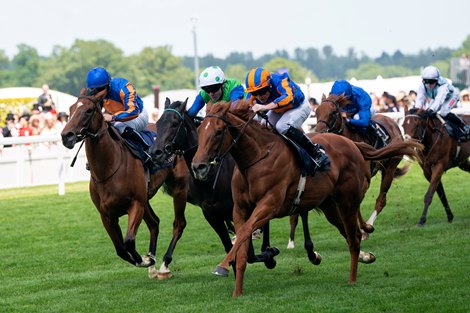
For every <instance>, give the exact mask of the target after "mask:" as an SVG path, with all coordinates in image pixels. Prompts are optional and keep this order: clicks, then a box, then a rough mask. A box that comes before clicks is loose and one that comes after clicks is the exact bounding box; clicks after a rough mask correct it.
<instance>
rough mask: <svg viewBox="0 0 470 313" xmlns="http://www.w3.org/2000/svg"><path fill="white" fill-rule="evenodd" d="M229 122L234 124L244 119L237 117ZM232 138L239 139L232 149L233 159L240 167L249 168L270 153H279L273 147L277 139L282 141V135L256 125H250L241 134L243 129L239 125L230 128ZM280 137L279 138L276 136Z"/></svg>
mask: <svg viewBox="0 0 470 313" xmlns="http://www.w3.org/2000/svg"><path fill="white" fill-rule="evenodd" d="M229 122H230V123H232V124H234V125H240V124H243V123H244V121H243V120H241V119H239V118H238V117H236V120H235V119H234V120H232V121H231V120H230V119H229ZM251 123H254V122H253V121H252V122H251ZM229 131H230V135H231V136H232V139H233V140H235V139H237V138H238V139H237V142H236V144H235V145H234V146H233V147H232V149H231V150H230V153H231V154H232V157H233V159H234V160H235V162H236V163H237V165H238V167H239V168H240V169H245V168H248V167H250V166H252V165H254V164H256V163H257V162H259V161H261V160H262V159H264V158H267V157H268V156H269V155H270V154H273V153H277V151H275V150H273V149H272V147H273V145H274V143H275V142H276V141H280V140H281V138H280V136H276V135H275V134H273V133H269V132H267V131H265V130H261V129H259V128H258V127H256V126H254V125H251V124H250V125H248V126H247V127H245V129H244V130H243V134H241V136H240V131H241V129H240V128H239V127H237V128H235V127H233V128H230V130H229ZM276 137H278V138H276Z"/></svg>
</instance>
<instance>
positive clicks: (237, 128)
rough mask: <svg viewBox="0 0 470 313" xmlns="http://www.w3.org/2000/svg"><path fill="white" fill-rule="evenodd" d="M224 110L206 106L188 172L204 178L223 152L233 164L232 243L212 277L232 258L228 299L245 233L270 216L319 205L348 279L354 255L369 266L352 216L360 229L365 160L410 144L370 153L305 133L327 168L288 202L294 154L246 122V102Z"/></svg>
mask: <svg viewBox="0 0 470 313" xmlns="http://www.w3.org/2000/svg"><path fill="white" fill-rule="evenodd" d="M229 108H230V103H219V105H217V106H213V107H212V108H211V109H210V110H209V111H208V114H207V115H206V118H205V119H204V121H203V122H202V124H201V126H200V127H199V128H198V133H199V141H198V143H199V147H198V150H197V152H196V154H195V156H194V158H193V162H192V170H193V172H194V174H195V176H196V178H199V179H205V177H206V175H207V174H208V173H209V172H210V170H211V166H212V165H213V164H214V163H217V160H219V159H220V157H221V156H223V155H225V154H227V153H230V154H231V155H232V156H233V158H234V159H235V163H236V165H237V166H236V167H235V171H234V175H233V178H232V194H233V200H234V211H233V218H234V223H235V230H236V233H237V241H236V243H235V245H234V246H233V248H232V249H231V250H230V252H229V253H228V254H227V256H226V257H225V258H224V260H223V261H222V263H220V264H219V265H218V266H217V268H216V270H215V271H214V274H216V275H221V276H228V268H229V265H230V264H231V263H234V262H235V260H236V262H235V267H236V275H235V277H236V283H235V290H234V292H233V296H234V297H236V296H239V295H241V294H242V287H243V278H244V272H245V269H246V265H247V250H248V244H249V239H250V238H251V233H252V231H253V230H254V229H256V228H258V227H260V226H262V225H264V224H266V223H267V222H268V221H269V220H271V219H273V218H280V217H284V216H287V215H290V214H293V213H304V212H306V211H308V210H311V209H313V208H319V209H320V210H321V211H323V212H324V214H325V216H326V218H327V219H328V221H329V222H330V223H331V224H333V225H334V226H336V227H337V228H338V230H339V232H340V233H341V235H342V236H343V237H344V238H345V239H346V241H347V244H348V247H349V252H350V273H349V282H350V283H354V282H355V281H356V277H357V267H358V260H359V258H360V259H361V260H362V261H364V262H369V263H370V262H373V261H374V260H375V257H374V256H373V255H372V254H370V253H364V252H361V253H360V244H361V232H360V230H359V226H358V220H359V221H362V222H361V227H362V228H365V225H364V222H363V220H362V217H361V216H360V211H359V206H360V204H361V201H362V199H363V198H364V194H365V192H366V190H367V189H368V187H369V182H370V170H368V169H367V167H368V163H367V162H366V161H365V160H364V158H369V159H374V160H378V159H382V158H389V157H391V156H392V155H401V154H404V153H406V154H408V153H409V154H413V153H414V148H412V147H414V146H410V145H407V144H406V143H403V142H396V143H393V144H390V145H389V146H387V147H386V148H384V149H381V150H375V149H374V148H372V147H371V146H369V145H367V144H364V143H356V144H355V143H353V142H352V141H351V140H349V139H347V138H345V137H342V136H338V135H335V134H313V133H311V134H309V136H310V138H312V139H313V140H314V141H315V142H317V143H319V144H321V145H322V146H323V147H324V148H325V150H326V152H327V154H328V156H329V158H330V162H331V165H330V169H329V171H328V172H318V173H317V174H316V175H315V176H314V177H310V176H309V177H307V179H306V182H305V190H304V192H303V196H302V199H301V202H300V203H299V204H298V205H297V206H294V202H295V201H296V194H297V189H298V188H299V189H303V188H301V184H302V182H303V180H302V179H301V170H300V167H299V166H298V165H297V157H298V156H297V154H296V153H294V150H293V149H291V148H290V147H289V146H288V144H287V143H286V141H284V140H283V139H282V137H281V136H279V135H278V134H275V133H274V132H272V131H270V130H267V129H266V128H263V127H262V126H260V125H259V124H258V123H254V122H251V121H252V118H253V114H252V111H251V110H250V109H249V108H250V106H249V104H248V102H246V101H239V102H238V103H237V107H236V108H234V109H232V111H229ZM299 182H301V183H300V184H299Z"/></svg>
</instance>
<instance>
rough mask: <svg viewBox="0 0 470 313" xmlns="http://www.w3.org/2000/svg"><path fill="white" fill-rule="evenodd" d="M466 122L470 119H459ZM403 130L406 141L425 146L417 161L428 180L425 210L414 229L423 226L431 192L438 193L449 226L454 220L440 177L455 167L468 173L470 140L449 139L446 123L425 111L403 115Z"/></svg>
mask: <svg viewBox="0 0 470 313" xmlns="http://www.w3.org/2000/svg"><path fill="white" fill-rule="evenodd" d="M462 118H463V119H464V120H465V121H466V122H467V123H469V122H470V116H462ZM403 130H404V132H405V138H406V139H414V140H416V141H418V142H420V143H422V144H423V145H424V150H423V152H422V154H421V155H420V158H419V165H420V166H421V168H422V169H423V173H424V176H425V177H426V179H427V180H428V181H429V187H428V190H427V191H426V194H425V195H424V209H423V213H422V215H421V218H420V219H419V221H418V224H417V225H416V226H418V227H421V226H423V225H424V223H426V216H427V213H428V208H429V205H430V204H431V201H432V198H433V196H434V192H436V191H437V194H438V196H439V199H440V200H441V202H442V205H443V206H444V209H445V211H446V214H447V221H448V222H449V223H451V222H452V220H453V219H454V215H453V213H452V211H451V209H450V206H449V202H448V201H447V197H446V194H445V191H444V186H443V185H442V180H441V179H442V175H443V174H444V172H445V171H447V170H448V169H450V168H453V167H456V166H458V167H459V168H460V169H462V170H464V171H466V172H470V162H469V160H468V157H469V156H470V141H467V142H459V141H458V140H456V139H455V137H453V136H450V135H449V133H448V131H447V130H446V125H445V121H444V120H443V119H442V118H441V117H440V116H439V115H437V114H432V113H430V112H428V111H423V110H417V109H411V110H410V111H408V112H407V114H406V115H405V120H404V122H403Z"/></svg>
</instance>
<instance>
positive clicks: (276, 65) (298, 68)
mask: <svg viewBox="0 0 470 313" xmlns="http://www.w3.org/2000/svg"><path fill="white" fill-rule="evenodd" d="M263 67H264V68H265V69H267V70H268V71H270V72H276V71H277V70H279V69H283V68H287V69H288V70H289V76H290V77H291V78H292V79H293V80H294V81H295V82H297V83H299V84H303V83H304V82H305V79H306V78H307V77H310V79H311V80H312V82H317V81H318V78H317V76H316V75H315V74H314V73H313V72H312V71H310V70H308V69H306V68H304V67H302V65H301V64H300V63H298V62H295V61H292V60H288V59H285V58H281V57H277V58H274V59H271V60H270V61H269V62H267V63H265V64H264V65H263Z"/></svg>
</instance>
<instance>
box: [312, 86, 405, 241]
mask: <svg viewBox="0 0 470 313" xmlns="http://www.w3.org/2000/svg"><path fill="white" fill-rule="evenodd" d="M349 102H350V101H349V100H348V98H347V97H346V96H344V95H339V96H338V95H334V94H330V95H329V96H328V97H325V95H323V96H322V101H321V103H320V105H319V106H318V107H317V109H316V116H317V126H316V131H317V132H320V133H325V132H328V133H335V134H338V135H342V136H345V137H347V138H349V139H351V140H353V141H362V142H366V143H368V144H370V145H372V146H373V145H374V142H373V139H372V138H370V137H367V136H365V135H364V134H363V133H362V132H360V131H355V130H354V129H352V128H351V126H349V124H347V123H346V119H345V118H344V117H343V116H342V115H341V109H342V108H343V107H344V106H346V105H347V104H348V103H349ZM371 120H372V121H375V122H377V123H379V124H380V125H382V126H383V127H385V129H386V130H387V132H388V134H389V139H388V143H390V142H391V141H392V140H398V141H403V137H402V134H401V131H400V128H399V127H398V125H397V123H396V122H395V121H394V120H393V119H391V118H390V117H388V116H385V115H381V114H376V115H374V116H373V117H372V119H371ZM388 143H387V144H388ZM402 157H403V156H402V155H397V156H394V157H392V158H389V159H386V160H382V161H380V162H373V163H372V167H371V171H372V176H374V175H375V174H376V173H377V171H380V172H381V177H382V180H381V183H380V192H379V195H378V197H377V199H376V201H375V208H374V211H373V212H372V214H371V216H370V217H369V220H368V221H367V223H368V224H370V225H374V222H375V219H376V218H377V216H378V215H379V214H380V212H381V211H382V210H383V208H384V207H385V205H386V204H387V192H388V191H389V189H390V186H391V185H392V182H393V179H394V178H398V177H401V176H403V175H405V174H406V173H407V172H408V170H409V164H407V165H405V166H404V167H402V168H400V167H398V165H399V163H400V161H401V160H402ZM368 238H369V234H368V233H363V236H362V239H368Z"/></svg>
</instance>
